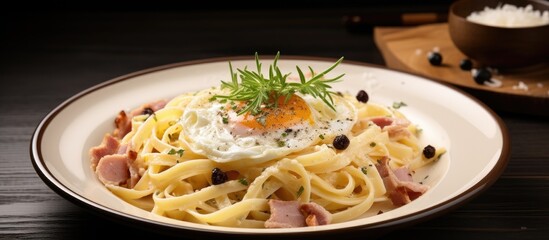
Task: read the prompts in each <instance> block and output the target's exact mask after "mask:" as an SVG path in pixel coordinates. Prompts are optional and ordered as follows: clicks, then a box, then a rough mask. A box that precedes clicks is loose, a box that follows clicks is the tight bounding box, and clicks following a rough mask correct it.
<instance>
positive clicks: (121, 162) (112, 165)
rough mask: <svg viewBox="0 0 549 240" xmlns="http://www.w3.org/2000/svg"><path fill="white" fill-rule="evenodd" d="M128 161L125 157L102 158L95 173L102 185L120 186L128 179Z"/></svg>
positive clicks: (113, 155) (120, 155)
mask: <svg viewBox="0 0 549 240" xmlns="http://www.w3.org/2000/svg"><path fill="white" fill-rule="evenodd" d="M128 161H129V158H128V156H127V155H122V154H112V155H107V156H104V157H103V158H101V160H99V164H98V165H97V168H96V170H95V173H96V174H97V177H98V178H99V180H100V181H101V182H103V184H112V185H121V184H123V183H125V182H126V181H127V180H128V179H129V178H130V170H129V168H128Z"/></svg>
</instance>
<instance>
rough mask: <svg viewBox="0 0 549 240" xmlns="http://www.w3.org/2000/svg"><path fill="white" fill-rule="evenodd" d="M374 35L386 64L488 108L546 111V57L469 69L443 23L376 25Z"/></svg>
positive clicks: (548, 111) (548, 66)
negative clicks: (511, 65)
mask: <svg viewBox="0 0 549 240" xmlns="http://www.w3.org/2000/svg"><path fill="white" fill-rule="evenodd" d="M374 39H375V42H376V45H377V46H378V48H379V50H380V51H381V54H382V55H383V57H384V59H385V63H386V64H387V66H388V67H389V68H392V69H397V70H401V71H406V72H411V73H415V74H420V75H423V76H426V77H429V78H431V79H435V80H437V81H440V82H444V83H449V84H451V85H454V86H458V87H460V88H463V89H464V90H466V91H468V92H470V93H472V94H473V95H475V96H476V97H478V98H479V99H480V100H482V101H483V102H485V103H486V104H488V105H489V106H490V107H492V108H494V109H498V110H503V111H509V112H516V113H526V114H532V115H540V116H549V62H548V63H540V64H537V65H534V66H529V67H524V68H520V69H487V68H484V67H483V68H478V69H476V68H473V67H474V66H473V63H472V62H467V60H468V59H467V57H466V56H465V55H463V53H461V52H460V51H459V50H458V49H457V48H456V47H455V45H454V44H453V43H452V41H451V39H450V36H449V33H448V24H447V23H437V24H428V25H421V26H417V27H378V28H376V29H375V31H374ZM475 67H477V66H475ZM490 79H493V82H490ZM496 81H497V82H496Z"/></svg>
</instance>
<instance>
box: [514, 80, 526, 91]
mask: <svg viewBox="0 0 549 240" xmlns="http://www.w3.org/2000/svg"><path fill="white" fill-rule="evenodd" d="M513 89H515V90H524V91H528V85H526V83H524V82H523V81H519V82H518V84H517V85H514V86H513Z"/></svg>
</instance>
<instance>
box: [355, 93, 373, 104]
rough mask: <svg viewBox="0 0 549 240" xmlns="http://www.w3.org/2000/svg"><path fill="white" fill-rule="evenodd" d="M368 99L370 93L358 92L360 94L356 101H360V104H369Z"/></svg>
mask: <svg viewBox="0 0 549 240" xmlns="http://www.w3.org/2000/svg"><path fill="white" fill-rule="evenodd" d="M368 99H370V98H369V97H368V93H366V91H364V90H360V91H358V94H357V95H356V100H358V101H359V102H363V103H367V102H368Z"/></svg>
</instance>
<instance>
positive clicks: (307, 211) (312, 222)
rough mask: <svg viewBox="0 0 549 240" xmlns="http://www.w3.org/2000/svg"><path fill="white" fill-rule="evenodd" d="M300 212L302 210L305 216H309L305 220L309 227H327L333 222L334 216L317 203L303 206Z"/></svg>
mask: <svg viewBox="0 0 549 240" xmlns="http://www.w3.org/2000/svg"><path fill="white" fill-rule="evenodd" d="M299 210H301V213H303V215H305V216H307V217H306V218H305V223H306V224H307V226H318V225H326V224H330V222H331V221H332V214H331V213H330V212H328V211H327V210H326V209H324V208H323V207H322V206H320V205H318V204H317V203H314V202H310V203H304V204H301V206H300V207H299Z"/></svg>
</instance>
